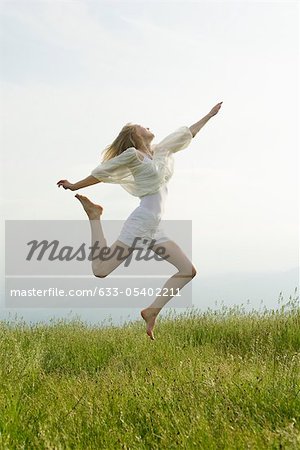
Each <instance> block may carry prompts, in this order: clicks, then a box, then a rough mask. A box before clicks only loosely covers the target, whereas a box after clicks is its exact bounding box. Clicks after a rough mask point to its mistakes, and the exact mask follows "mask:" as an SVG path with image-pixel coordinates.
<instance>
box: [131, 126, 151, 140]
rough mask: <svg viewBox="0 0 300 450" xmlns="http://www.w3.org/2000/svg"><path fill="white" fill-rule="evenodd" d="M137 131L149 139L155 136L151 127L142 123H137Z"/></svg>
mask: <svg viewBox="0 0 300 450" xmlns="http://www.w3.org/2000/svg"><path fill="white" fill-rule="evenodd" d="M135 129H136V133H137V134H138V135H139V136H140V137H141V138H143V139H147V140H148V141H149V140H151V141H152V139H153V138H154V134H153V133H152V131H150V130H149V128H145V127H142V125H135Z"/></svg>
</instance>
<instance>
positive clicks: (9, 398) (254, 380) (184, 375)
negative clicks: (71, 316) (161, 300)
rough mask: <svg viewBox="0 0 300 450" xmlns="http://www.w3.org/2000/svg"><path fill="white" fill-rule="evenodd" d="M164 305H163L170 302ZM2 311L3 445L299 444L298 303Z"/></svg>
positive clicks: (155, 446)
mask: <svg viewBox="0 0 300 450" xmlns="http://www.w3.org/2000/svg"><path fill="white" fill-rule="evenodd" d="M169 311H170V310H169ZM155 336H156V340H155V341H151V340H150V339H149V338H148V337H147V335H146V333H145V329H144V324H143V323H142V320H140V321H137V322H134V323H126V324H125V325H124V326H123V327H113V326H106V327H102V328H96V327H93V326H92V325H88V324H85V323H84V322H81V321H80V320H77V319H76V320H73V321H71V322H70V321H69V322H67V321H66V320H56V321H52V323H51V324H50V325H46V324H43V323H38V324H35V325H32V324H31V325H30V324H29V325H28V324H27V325H26V323H24V322H23V321H17V322H9V321H2V322H0V342H1V355H0V359H1V360H0V371H1V379H0V448H1V449H9V450H10V449H26V450H27V449H43V450H44V449H85V450H86V449H138V450H141V449H175V448H183V449H205V450H207V449H265V448H268V449H269V448H270V449H299V448H300V426H299V421H300V377H299V369H300V364H299V362H300V308H299V302H298V297H297V298H296V299H293V300H290V301H289V302H288V303H287V304H286V305H283V306H282V307H281V308H280V309H278V310H276V311H272V310H271V311H268V310H265V311H264V312H260V313H258V312H256V311H253V310H252V312H248V313H245V311H243V309H242V308H241V307H240V308H238V307H233V308H225V307H223V308H222V309H220V310H219V311H212V310H210V309H208V311H206V312H204V313H203V312H202V313H201V312H200V311H199V310H197V309H195V308H192V309H191V310H187V311H186V313H184V314H182V315H181V316H180V317H178V316H175V314H174V313H173V312H172V310H171V312H169V313H168V314H167V315H166V316H165V317H163V316H161V317H159V318H158V321H157V326H156V328H155Z"/></svg>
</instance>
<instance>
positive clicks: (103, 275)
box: [93, 267, 108, 278]
mask: <svg viewBox="0 0 300 450" xmlns="http://www.w3.org/2000/svg"><path fill="white" fill-rule="evenodd" d="M93 274H94V276H95V277H97V278H106V277H107V275H108V273H106V272H104V270H103V269H101V268H100V267H93Z"/></svg>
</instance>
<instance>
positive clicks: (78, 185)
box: [57, 175, 101, 191]
mask: <svg viewBox="0 0 300 450" xmlns="http://www.w3.org/2000/svg"><path fill="white" fill-rule="evenodd" d="M97 183H101V180H98V179H97V178H95V177H93V176H91V175H90V176H88V177H86V178H84V179H83V180H80V181H77V183H70V182H69V181H68V180H60V181H59V182H58V183H57V186H58V187H60V186H62V187H63V188H64V189H70V190H71V191H77V189H82V188H85V187H87V186H91V185H93V184H97Z"/></svg>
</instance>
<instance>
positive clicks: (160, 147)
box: [154, 126, 193, 153]
mask: <svg viewBox="0 0 300 450" xmlns="http://www.w3.org/2000/svg"><path fill="white" fill-rule="evenodd" d="M192 138H193V135H192V133H191V130H190V129H189V127H186V126H184V127H180V128H178V129H177V130H175V131H174V132H173V133H171V134H169V135H168V136H167V137H165V138H164V139H163V140H162V141H161V142H159V143H158V144H156V145H155V146H154V152H155V153H166V152H170V153H176V152H178V151H179V150H183V149H185V148H186V147H188V145H189V144H190V143H191V140H192Z"/></svg>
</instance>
